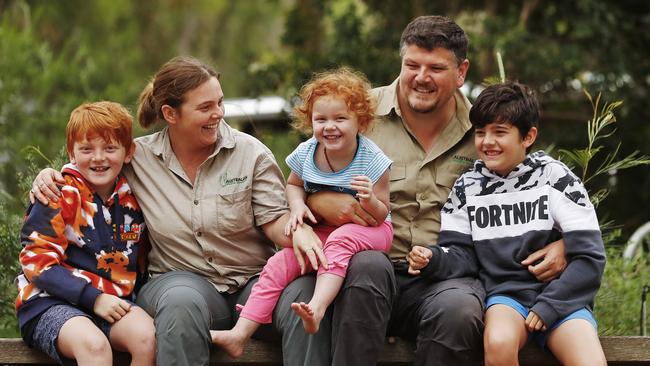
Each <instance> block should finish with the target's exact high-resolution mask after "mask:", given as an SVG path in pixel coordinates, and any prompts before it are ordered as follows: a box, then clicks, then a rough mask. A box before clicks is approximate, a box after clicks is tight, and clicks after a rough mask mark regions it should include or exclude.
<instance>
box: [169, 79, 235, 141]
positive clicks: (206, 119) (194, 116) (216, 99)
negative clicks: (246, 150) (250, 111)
mask: <svg viewBox="0 0 650 366" xmlns="http://www.w3.org/2000/svg"><path fill="white" fill-rule="evenodd" d="M183 97H184V102H183V104H181V106H180V108H179V110H175V109H174V108H172V107H170V106H168V105H164V106H163V107H162V111H163V115H164V116H165V119H166V120H167V122H169V124H170V127H169V128H170V130H172V139H173V140H174V141H173V142H174V143H182V144H186V145H187V146H192V147H195V148H199V149H211V148H213V147H214V145H215V144H216V142H217V139H218V138H219V123H220V122H221V120H222V119H223V116H224V113H225V111H224V107H223V91H222V90H221V84H220V83H219V80H218V79H217V78H216V77H211V78H210V79H208V80H207V81H205V82H204V83H202V84H200V85H199V86H197V87H196V88H194V89H192V90H190V91H188V92H187V93H185V95H184V96H183Z"/></svg>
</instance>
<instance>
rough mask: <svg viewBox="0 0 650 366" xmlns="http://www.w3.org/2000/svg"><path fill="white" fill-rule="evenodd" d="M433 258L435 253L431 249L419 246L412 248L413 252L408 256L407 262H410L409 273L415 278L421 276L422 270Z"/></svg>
mask: <svg viewBox="0 0 650 366" xmlns="http://www.w3.org/2000/svg"><path fill="white" fill-rule="evenodd" d="M432 256H433V252H432V251H431V249H429V248H425V247H422V246H419V245H416V246H414V247H413V248H411V252H410V253H409V254H408V255H407V256H406V260H407V261H408V262H409V269H408V273H409V274H411V275H414V276H416V275H419V274H420V270H421V269H422V268H424V267H426V266H427V264H429V260H430V259H431V257H432Z"/></svg>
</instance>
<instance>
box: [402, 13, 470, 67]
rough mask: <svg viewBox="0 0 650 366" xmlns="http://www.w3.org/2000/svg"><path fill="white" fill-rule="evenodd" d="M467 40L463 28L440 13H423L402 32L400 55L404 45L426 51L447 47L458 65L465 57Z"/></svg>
mask: <svg viewBox="0 0 650 366" xmlns="http://www.w3.org/2000/svg"><path fill="white" fill-rule="evenodd" d="M468 43H469V40H468V39H467V35H466V34H465V31H463V28H461V27H460V26H459V25H458V24H456V23H455V22H454V21H453V20H451V19H449V18H447V17H444V16H441V15H423V16H420V17H417V18H415V19H413V20H412V21H411V22H410V23H409V24H408V25H407V26H406V28H404V31H403V32H402V38H400V41H399V48H400V55H403V54H404V50H405V48H406V47H408V46H410V45H416V46H418V47H421V48H424V49H426V50H428V51H431V50H433V49H434V48H437V47H442V48H445V49H448V50H449V51H451V52H453V53H454V56H456V62H457V63H458V65H460V64H461V63H462V62H463V61H464V60H465V59H466V58H467V45H468Z"/></svg>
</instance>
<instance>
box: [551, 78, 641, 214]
mask: <svg viewBox="0 0 650 366" xmlns="http://www.w3.org/2000/svg"><path fill="white" fill-rule="evenodd" d="M585 95H586V96H587V99H589V102H590V103H591V106H592V108H593V116H592V118H591V119H590V120H589V121H588V122H587V147H585V148H583V149H572V150H568V149H560V150H559V152H560V158H561V159H562V160H564V161H565V162H566V163H567V165H569V166H571V167H572V168H573V169H574V170H575V168H579V169H580V171H581V174H580V177H581V179H582V181H583V182H584V184H588V183H589V182H590V181H591V180H592V179H594V178H596V177H599V176H601V175H603V174H606V173H608V172H610V171H612V170H614V171H620V170H624V169H628V168H633V167H636V166H640V165H650V157H648V156H646V155H639V151H638V150H637V151H634V152H632V153H631V154H629V155H627V156H625V157H623V158H619V157H618V154H619V150H620V147H621V143H620V142H619V143H618V145H617V146H616V149H615V150H614V151H612V152H609V153H607V154H606V155H605V157H604V158H602V159H600V164H599V165H598V167H597V168H596V169H595V170H594V171H591V170H589V164H590V163H592V162H593V161H594V159H595V158H596V156H597V155H598V153H599V152H601V151H603V150H604V148H605V146H603V145H602V144H600V143H599V141H602V140H611V139H610V138H611V137H612V136H613V135H614V133H615V132H616V129H615V128H613V127H612V126H613V124H614V123H615V122H616V116H615V114H614V111H615V110H616V109H617V108H618V107H620V106H621V104H623V102H622V101H616V102H612V103H604V105H603V106H602V108H601V107H600V93H599V94H598V96H597V97H596V101H594V100H593V98H592V97H591V94H589V92H587V91H585ZM608 194H609V190H608V189H607V188H601V189H599V190H597V191H596V192H595V193H592V194H591V196H590V198H591V201H592V203H593V204H594V205H595V206H598V204H599V203H600V202H601V201H602V200H603V199H605V198H606V197H607V195H608Z"/></svg>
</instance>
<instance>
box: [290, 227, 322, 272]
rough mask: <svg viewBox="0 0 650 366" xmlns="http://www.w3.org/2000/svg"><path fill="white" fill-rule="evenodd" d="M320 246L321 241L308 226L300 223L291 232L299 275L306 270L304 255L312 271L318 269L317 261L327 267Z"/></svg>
mask: <svg viewBox="0 0 650 366" xmlns="http://www.w3.org/2000/svg"><path fill="white" fill-rule="evenodd" d="M322 247H323V243H321V241H320V239H319V238H318V236H317V235H316V233H314V230H312V228H311V227H310V226H308V225H306V224H302V225H299V226H298V227H297V228H296V230H295V231H294V232H293V253H294V254H295V255H296V260H298V265H299V266H300V274H301V275H302V274H305V273H306V271H307V268H306V266H305V257H307V260H308V261H309V264H310V265H311V268H313V269H314V271H317V270H318V264H319V263H320V265H322V266H323V267H324V268H325V269H329V263H328V262H327V258H326V257H325V254H324V253H323V249H322Z"/></svg>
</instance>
